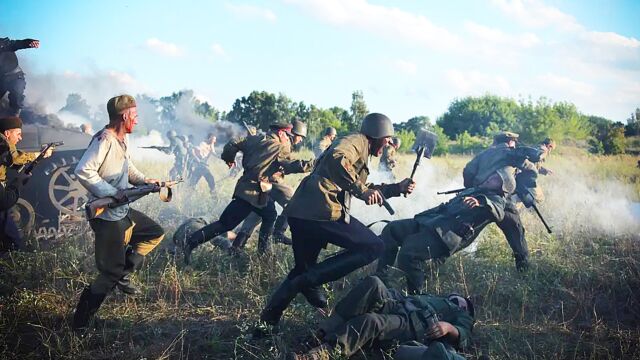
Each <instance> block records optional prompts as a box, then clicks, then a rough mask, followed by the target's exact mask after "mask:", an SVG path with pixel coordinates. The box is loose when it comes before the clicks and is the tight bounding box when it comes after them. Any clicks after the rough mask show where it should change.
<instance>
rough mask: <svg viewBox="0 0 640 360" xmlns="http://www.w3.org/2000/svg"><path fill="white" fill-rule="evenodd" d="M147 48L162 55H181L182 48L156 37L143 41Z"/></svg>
mask: <svg viewBox="0 0 640 360" xmlns="http://www.w3.org/2000/svg"><path fill="white" fill-rule="evenodd" d="M145 45H146V47H147V49H149V50H151V51H153V52H155V53H157V54H160V55H164V56H169V57H180V56H182V55H183V50H182V49H181V48H180V47H178V45H176V44H172V43H169V42H164V41H161V40H159V39H157V38H150V39H147V41H146V42H145Z"/></svg>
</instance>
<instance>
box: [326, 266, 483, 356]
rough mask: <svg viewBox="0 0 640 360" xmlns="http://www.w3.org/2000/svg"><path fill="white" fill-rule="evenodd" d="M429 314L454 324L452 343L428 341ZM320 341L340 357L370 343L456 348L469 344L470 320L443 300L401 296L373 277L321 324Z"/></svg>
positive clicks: (461, 311)
mask: <svg viewBox="0 0 640 360" xmlns="http://www.w3.org/2000/svg"><path fill="white" fill-rule="evenodd" d="M430 314H436V316H437V317H438V320H439V321H445V322H448V323H450V324H451V325H453V326H454V327H455V328H456V329H457V330H458V333H459V337H458V338H457V339H455V340H450V339H447V338H441V339H436V340H428V339H427V338H426V335H427V332H428V330H427V329H428V324H427V323H426V322H425V320H426V318H427V317H429V315H430ZM320 329H321V330H322V332H324V334H325V335H324V338H323V341H324V342H326V343H328V344H329V345H332V346H338V348H339V350H340V352H341V354H342V355H345V356H347V357H348V356H351V355H353V354H355V353H356V352H358V351H359V350H360V349H361V348H363V347H364V346H367V345H370V344H371V343H372V341H374V340H375V341H378V343H380V344H381V345H383V346H384V345H392V344H393V343H394V342H395V343H397V342H400V343H402V342H408V341H418V342H421V343H427V344H429V345H430V346H431V345H434V346H435V345H436V344H438V343H443V344H446V346H450V347H453V348H456V349H463V348H465V347H467V346H468V345H469V341H470V336H471V331H472V329H473V318H472V317H471V315H470V314H469V313H468V312H467V311H465V310H462V309H460V308H459V307H458V306H457V305H456V304H454V303H452V302H451V301H449V300H448V299H447V298H446V297H441V296H434V295H427V294H419V295H412V296H403V295H401V294H400V292H398V291H396V290H394V289H389V288H387V287H386V286H385V284H384V283H383V282H382V281H381V280H380V279H379V278H378V277H375V276H369V277H366V278H364V279H363V280H362V281H360V282H359V283H358V284H357V285H356V286H355V287H354V288H353V289H352V290H350V291H349V293H347V295H346V296H345V297H343V298H342V299H341V300H340V301H339V302H338V303H337V304H336V307H335V309H334V312H333V314H332V315H331V316H330V317H329V318H328V319H327V320H325V321H324V322H323V323H321V324H320Z"/></svg>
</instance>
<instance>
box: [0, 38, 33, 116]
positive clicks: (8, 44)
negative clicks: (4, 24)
mask: <svg viewBox="0 0 640 360" xmlns="http://www.w3.org/2000/svg"><path fill="white" fill-rule="evenodd" d="M38 47H40V41H39V40H35V39H24V40H9V38H0V99H2V98H3V97H4V96H5V94H7V93H9V96H8V97H9V111H8V114H5V115H11V116H18V115H20V111H21V110H22V106H23V105H24V89H25V87H26V85H27V83H26V81H25V79H24V72H22V69H21V68H20V65H19V64H18V57H17V56H16V51H18V50H21V49H33V48H38Z"/></svg>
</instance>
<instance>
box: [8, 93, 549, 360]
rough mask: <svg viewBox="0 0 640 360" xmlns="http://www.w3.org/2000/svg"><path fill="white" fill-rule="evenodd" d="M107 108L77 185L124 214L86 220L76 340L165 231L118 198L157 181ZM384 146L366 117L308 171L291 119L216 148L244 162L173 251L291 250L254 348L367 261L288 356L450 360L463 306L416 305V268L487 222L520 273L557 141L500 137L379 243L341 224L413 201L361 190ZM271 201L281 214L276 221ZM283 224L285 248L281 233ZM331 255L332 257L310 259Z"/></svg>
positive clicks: (389, 135)
mask: <svg viewBox="0 0 640 360" xmlns="http://www.w3.org/2000/svg"><path fill="white" fill-rule="evenodd" d="M107 110H108V114H109V123H108V124H107V125H106V126H105V127H104V128H103V129H101V130H100V131H98V132H97V133H96V134H95V135H94V136H93V138H92V140H91V143H90V144H89V147H88V148H87V150H86V151H85V153H84V155H83V157H82V159H81V160H80V162H79V163H78V165H77V167H76V169H75V174H76V176H77V177H78V180H79V181H80V183H81V184H82V185H83V186H84V187H85V188H87V190H88V191H89V194H90V197H91V199H90V200H92V199H99V198H103V197H112V198H114V199H116V200H117V201H119V202H120V203H122V204H123V205H121V206H118V207H113V208H108V209H106V210H105V211H104V212H102V213H100V214H99V215H97V216H96V217H95V218H93V219H90V220H89V224H90V226H91V228H92V230H93V232H94V233H95V252H96V253H95V258H96V265H97V268H98V271H99V275H98V276H97V278H96V279H95V280H94V281H93V282H92V283H91V284H90V285H88V286H87V287H86V288H85V289H84V290H83V291H82V294H81V295H80V299H79V301H78V305H77V307H76V311H75V313H74V318H73V322H72V327H73V328H74V329H75V330H78V331H80V330H83V329H86V327H87V326H88V325H89V323H90V320H91V318H92V317H93V316H94V314H95V313H96V312H97V310H98V309H99V307H100V305H101V303H102V302H103V301H104V299H105V297H106V296H107V294H108V293H110V292H111V291H112V290H113V289H115V288H118V289H120V290H121V291H122V292H124V293H126V294H130V293H135V288H134V287H133V286H132V285H131V283H130V281H129V280H128V277H129V275H130V274H131V273H132V272H134V271H135V270H137V269H138V268H139V267H140V266H141V264H142V262H143V259H144V257H145V256H146V255H147V254H149V252H151V251H152V250H153V249H154V248H155V247H156V246H157V245H158V244H159V243H160V241H161V240H162V239H163V237H164V230H163V229H162V227H161V226H160V225H158V224H157V223H156V222H155V221H154V220H153V219H151V218H149V217H147V216H146V215H144V214H142V213H141V212H139V211H137V210H134V209H132V208H130V207H129V205H128V203H129V201H128V199H127V198H126V190H127V189H128V188H129V187H130V185H134V186H135V185H142V184H158V183H159V181H158V180H157V179H152V178H148V177H146V176H145V175H144V174H142V173H141V172H140V171H139V170H137V168H136V167H135V166H134V164H133V163H132V162H131V159H130V156H129V147H128V146H129V143H128V140H127V136H126V135H127V134H130V133H132V132H133V130H134V128H135V125H136V123H137V117H138V115H137V110H136V103H135V99H134V98H133V97H131V96H129V95H121V96H117V97H114V98H112V99H110V100H109V101H108V103H107ZM171 135H173V134H171ZM393 135H394V129H393V125H392V123H391V120H390V119H389V118H388V117H387V116H385V115H383V114H380V113H371V114H368V115H367V116H366V117H365V118H364V120H363V123H362V127H361V129H360V131H359V132H357V133H354V134H349V135H345V136H343V137H340V138H337V133H336V131H335V129H332V128H328V129H327V130H326V132H325V136H324V138H323V139H322V141H320V142H318V144H317V148H316V149H314V150H315V151H314V153H315V155H316V158H315V159H309V160H304V159H297V158H295V157H294V155H293V154H292V149H293V146H294V145H296V144H298V143H300V142H301V141H303V139H304V138H305V137H306V136H307V128H306V125H305V124H304V123H302V122H301V121H298V120H295V121H293V123H291V124H289V123H274V124H272V125H271V126H270V127H269V129H268V131H266V133H257V132H254V133H250V132H248V133H247V135H246V136H243V137H239V138H234V139H232V140H230V141H229V142H228V143H227V144H225V146H224V149H223V151H222V154H221V159H222V160H223V161H224V162H225V163H226V164H227V165H228V166H229V168H234V167H235V166H237V165H238V164H236V161H238V160H237V159H238V154H239V153H242V160H241V161H242V168H243V173H242V175H241V176H240V178H239V179H238V181H237V184H236V187H235V189H234V192H233V196H232V200H231V202H230V203H229V204H228V205H227V207H226V208H225V209H224V210H223V211H222V213H221V214H220V216H219V218H218V220H216V221H214V222H212V223H210V224H207V225H206V226H203V227H202V228H199V229H197V230H196V231H193V232H192V233H191V234H189V235H188V236H187V238H186V240H185V241H184V242H183V244H182V246H183V253H184V261H185V263H186V264H189V263H190V261H191V258H192V254H193V252H194V250H196V249H197V248H198V247H199V245H201V244H203V243H205V242H207V241H209V240H211V239H213V238H215V237H216V236H219V235H221V234H224V233H226V232H227V231H230V230H233V229H234V228H236V226H238V225H239V224H240V223H241V222H243V221H244V224H243V227H242V228H241V229H242V230H241V231H240V232H239V236H237V237H236V238H235V240H233V242H232V243H229V244H228V246H226V248H229V249H231V250H232V252H233V251H239V250H241V249H242V248H243V247H244V246H245V244H246V241H247V239H248V238H249V237H250V235H251V233H252V232H253V231H254V229H255V228H256V227H257V226H258V225H259V226H260V228H259V234H258V246H257V249H258V252H259V253H260V254H268V253H270V252H272V251H273V249H272V244H273V242H275V241H279V242H283V243H290V244H291V248H292V251H293V256H294V261H295V265H294V267H293V268H292V269H291V270H290V271H289V273H288V274H287V276H286V277H285V278H284V279H283V280H282V282H281V283H280V284H279V285H278V286H277V287H275V288H274V289H273V291H272V293H271V295H270V296H269V298H268V301H267V303H266V305H265V307H264V308H263V310H262V312H261V314H260V321H259V322H258V324H257V326H256V328H255V331H254V334H253V335H254V337H255V338H260V337H263V336H268V335H269V334H271V333H274V332H277V331H279V329H280V328H279V324H280V321H281V318H282V316H283V314H284V312H285V310H286V309H287V308H288V306H289V304H290V303H291V302H292V301H293V299H294V298H295V297H296V296H297V295H298V294H302V295H303V296H304V297H305V298H306V300H307V302H308V303H309V304H310V305H311V306H313V307H316V308H319V309H327V308H328V301H327V296H326V294H325V290H324V286H323V285H325V284H328V283H330V282H332V281H335V280H338V279H341V278H343V277H345V276H346V275H348V274H350V273H352V272H354V271H355V270H357V269H360V268H362V267H364V266H366V265H368V264H370V263H372V262H374V261H376V260H377V261H378V264H377V270H376V273H375V276H370V277H366V278H364V279H363V280H361V281H360V282H359V283H358V284H357V285H356V286H355V287H354V288H353V289H351V290H350V291H349V292H348V293H347V294H346V295H345V296H344V298H342V299H341V300H340V301H339V302H338V303H337V305H336V306H335V309H334V310H333V312H332V313H331V316H329V317H328V318H326V319H325V320H323V321H322V323H321V324H320V326H319V328H318V331H317V332H316V336H315V338H316V339H317V340H316V341H315V343H313V346H312V348H310V349H309V351H306V352H304V353H292V354H291V358H294V359H322V358H326V356H327V353H328V352H330V351H338V352H339V353H341V354H342V355H344V356H350V355H352V354H354V353H356V352H358V351H360V349H362V348H366V347H369V346H371V345H372V344H373V343H375V344H380V345H382V346H385V345H389V344H391V343H393V342H396V343H397V342H400V343H403V344H405V345H403V346H400V347H399V348H398V350H397V351H396V353H395V355H394V356H395V358H396V359H427V358H429V359H431V358H443V359H457V358H460V355H459V354H458V353H457V352H456V350H459V349H463V348H464V347H465V346H466V345H467V344H468V343H469V336H470V334H471V331H472V328H473V323H474V316H475V311H474V306H473V303H472V302H471V299H470V298H469V297H465V296H463V295H460V294H449V295H445V296H435V295H429V294H426V293H425V273H424V270H423V266H422V265H423V264H424V262H425V261H427V260H436V259H438V260H444V259H446V258H448V257H450V256H451V255H453V254H455V253H456V252H458V251H460V250H461V249H464V248H465V247H467V246H469V245H470V244H471V243H472V242H473V241H474V240H475V239H476V238H477V236H478V235H479V234H480V233H481V232H482V230H483V229H484V228H485V227H486V226H487V225H488V224H490V223H496V224H498V226H499V227H500V229H502V231H503V232H504V233H505V235H506V238H507V240H508V243H509V245H511V247H512V249H513V252H514V257H515V262H516V267H517V268H518V269H519V270H522V271H524V270H526V268H527V264H528V250H527V244H526V240H525V237H524V228H523V226H522V222H521V220H520V217H519V215H518V210H517V207H516V203H517V202H518V201H522V202H525V203H527V202H531V201H536V196H537V195H536V191H535V187H536V177H537V175H538V174H549V173H551V171H550V170H548V169H546V168H544V167H543V166H541V162H542V161H543V160H544V158H545V157H546V156H547V155H548V154H549V153H550V152H551V151H552V150H553V148H554V147H555V143H554V142H553V141H552V140H551V139H546V140H545V141H543V142H542V143H541V144H540V146H539V147H536V148H531V147H521V146H517V140H518V135H517V134H515V133H511V132H504V133H500V134H498V135H497V136H496V137H495V139H494V140H495V141H494V144H493V145H492V146H491V147H490V148H488V149H487V150H485V151H484V152H482V153H480V154H478V155H477V156H476V157H475V158H474V159H473V160H471V161H470V162H469V163H468V164H467V166H466V167H465V169H464V171H463V178H464V184H465V188H464V189H460V191H459V193H458V194H457V195H456V196H455V197H454V198H453V199H451V200H449V201H448V202H446V203H443V204H441V205H439V206H437V207H435V208H432V209H428V210H426V211H423V212H421V213H419V214H416V215H415V216H414V217H413V218H409V219H401V220H394V221H391V222H389V223H388V225H387V226H386V227H385V228H384V230H383V231H382V234H381V235H380V236H378V235H376V234H375V233H374V232H373V231H371V230H370V229H369V227H367V226H366V225H364V224H363V223H362V222H360V221H359V220H358V219H357V218H355V217H354V216H353V215H352V214H351V213H350V204H351V201H352V200H355V199H359V200H361V201H364V202H365V203H366V204H367V205H378V206H381V205H383V204H384V203H386V201H387V199H388V198H391V197H398V196H401V195H409V196H410V194H411V193H413V192H414V190H415V185H416V184H415V182H414V181H413V180H412V179H410V178H405V179H403V180H402V181H400V182H396V183H390V184H384V183H383V184H372V183H369V182H367V177H368V174H369V167H368V164H369V159H370V157H372V156H373V157H380V156H381V155H382V154H384V153H385V149H386V148H387V147H388V146H390V145H391V146H394V149H396V148H397V147H398V146H399V142H398V143H396V144H395V145H394V144H393V140H392V139H393ZM172 141H175V140H172ZM214 143H215V140H214V141H213V142H211V141H209V142H208V144H209V145H207V146H210V147H207V146H204V147H203V148H202V149H200V150H199V151H201V155H202V156H203V159H206V157H207V156H209V155H211V154H212V153H213V144H214ZM176 144H177V141H175V143H173V142H172V146H179V145H176ZM205 144H207V143H206V142H205ZM387 151H388V150H387ZM176 163H178V159H177V158H176ZM180 166H184V165H183V164H178V167H180ZM174 168H175V166H174ZM293 173H306V174H308V175H307V176H306V177H305V178H304V179H303V180H302V181H301V183H300V184H299V185H298V187H297V188H295V189H294V188H293V187H291V186H290V185H288V184H286V183H285V182H284V181H283V180H284V177H285V176H286V175H287V174H293ZM521 183H522V184H521ZM518 188H523V189H524V190H523V191H518ZM7 189H8V187H7ZM514 192H516V193H517V195H515V193H514ZM276 203H278V204H280V205H281V206H282V207H283V209H284V210H283V212H282V213H281V214H280V215H278V213H277V211H276V207H275V204H276ZM287 226H289V227H290V231H291V238H290V239H289V238H287V237H286V236H285V235H284V233H285V229H286V228H287ZM242 234H244V235H242ZM328 244H333V245H335V246H337V247H339V248H341V249H342V250H341V251H339V252H338V253H336V254H333V255H331V256H328V257H326V258H325V259H324V260H322V261H319V256H320V253H321V252H322V249H323V248H326V247H327V245H328ZM396 263H397V268H399V269H400V270H402V271H403V272H404V275H405V278H406V291H407V294H408V295H402V293H401V292H400V291H399V290H396V289H392V288H389V287H388V286H387V284H388V279H389V277H390V269H392V268H393V267H395V266H396Z"/></svg>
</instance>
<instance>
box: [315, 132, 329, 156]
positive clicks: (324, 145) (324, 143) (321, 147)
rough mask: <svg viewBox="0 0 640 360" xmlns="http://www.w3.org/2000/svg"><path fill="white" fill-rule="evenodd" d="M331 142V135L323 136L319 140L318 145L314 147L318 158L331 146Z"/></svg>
mask: <svg viewBox="0 0 640 360" xmlns="http://www.w3.org/2000/svg"><path fill="white" fill-rule="evenodd" d="M331 143H332V141H331V139H329V137H327V136H325V137H323V138H322V139H321V140H320V141H318V143H316V146H314V147H313V155H315V157H316V159H317V158H319V157H320V155H322V153H323V152H324V151H325V150H327V149H328V148H329V147H330V146H331Z"/></svg>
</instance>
